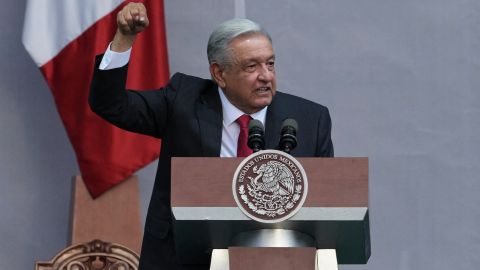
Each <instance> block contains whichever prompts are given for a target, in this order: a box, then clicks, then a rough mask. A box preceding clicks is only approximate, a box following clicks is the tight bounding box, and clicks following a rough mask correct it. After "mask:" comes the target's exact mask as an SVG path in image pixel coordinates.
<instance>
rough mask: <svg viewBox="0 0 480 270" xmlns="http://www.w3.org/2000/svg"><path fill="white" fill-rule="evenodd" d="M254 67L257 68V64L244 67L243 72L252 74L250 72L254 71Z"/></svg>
mask: <svg viewBox="0 0 480 270" xmlns="http://www.w3.org/2000/svg"><path fill="white" fill-rule="evenodd" d="M256 67H257V64H255V63H251V64H247V65H246V66H245V70H246V71H248V72H252V71H255V69H256Z"/></svg>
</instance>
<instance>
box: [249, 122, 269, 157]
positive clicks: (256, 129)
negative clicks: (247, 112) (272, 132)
mask: <svg viewBox="0 0 480 270" xmlns="http://www.w3.org/2000/svg"><path fill="white" fill-rule="evenodd" d="M264 134H265V131H264V128H263V124H262V122H260V121H258V120H256V119H252V120H250V123H249V124H248V143H247V144H248V147H250V148H251V149H252V150H253V152H257V151H260V150H262V149H263V148H264V147H265V139H264V138H263V135H264Z"/></svg>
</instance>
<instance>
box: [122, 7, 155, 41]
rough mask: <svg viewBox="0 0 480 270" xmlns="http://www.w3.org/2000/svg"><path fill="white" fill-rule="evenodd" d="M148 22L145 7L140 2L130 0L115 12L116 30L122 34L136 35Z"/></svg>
mask: <svg viewBox="0 0 480 270" xmlns="http://www.w3.org/2000/svg"><path fill="white" fill-rule="evenodd" d="M148 24H149V22H148V17H147V9H146V8H145V6H144V5H143V4H142V3H133V2H130V3H128V4H127V5H126V6H124V7H123V9H122V10H120V11H119V12H118V14H117V26H118V30H119V31H120V32H121V33H122V34H124V35H136V34H138V33H140V32H142V31H143V30H144V29H145V28H146V27H147V26H148Z"/></svg>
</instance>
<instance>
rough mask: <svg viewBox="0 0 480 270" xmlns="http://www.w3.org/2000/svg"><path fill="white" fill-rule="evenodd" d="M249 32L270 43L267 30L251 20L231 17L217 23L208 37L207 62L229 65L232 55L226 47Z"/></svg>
mask: <svg viewBox="0 0 480 270" xmlns="http://www.w3.org/2000/svg"><path fill="white" fill-rule="evenodd" d="M249 34H261V35H263V36H265V37H267V38H268V40H270V43H272V38H271V37H270V35H269V34H268V32H267V31H266V30H265V29H263V28H262V27H261V26H260V25H259V24H258V23H256V22H253V21H251V20H248V19H232V20H228V21H225V22H223V23H221V24H220V25H218V26H217V28H215V30H213V32H212V34H211V35H210V38H209V39H208V46H207V57H208V63H209V64H212V63H217V64H219V65H220V66H222V67H223V66H230V65H231V64H232V63H231V62H232V56H231V55H230V51H229V47H228V46H229V44H230V42H231V41H232V40H233V39H234V38H236V37H238V36H242V35H249Z"/></svg>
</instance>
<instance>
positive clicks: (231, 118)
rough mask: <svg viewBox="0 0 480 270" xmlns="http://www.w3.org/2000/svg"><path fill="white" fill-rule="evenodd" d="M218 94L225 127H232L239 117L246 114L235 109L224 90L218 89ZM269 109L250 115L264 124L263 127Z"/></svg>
mask: <svg viewBox="0 0 480 270" xmlns="http://www.w3.org/2000/svg"><path fill="white" fill-rule="evenodd" d="M218 93H219V94H220V100H221V102H222V111H223V123H224V125H225V126H229V125H231V124H232V123H233V122H235V120H237V118H238V117H240V116H242V115H244V114H245V113H244V112H242V111H241V110H240V109H238V108H237V107H235V106H234V105H233V104H232V103H231V102H230V101H229V100H228V98H227V97H226V96H225V94H224V93H223V91H222V89H220V87H219V88H218ZM267 108H268V106H265V108H263V109H261V110H260V111H258V112H256V113H253V114H250V116H251V117H252V118H253V119H256V120H258V121H260V122H262V124H263V126H265V118H266V116H267Z"/></svg>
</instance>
